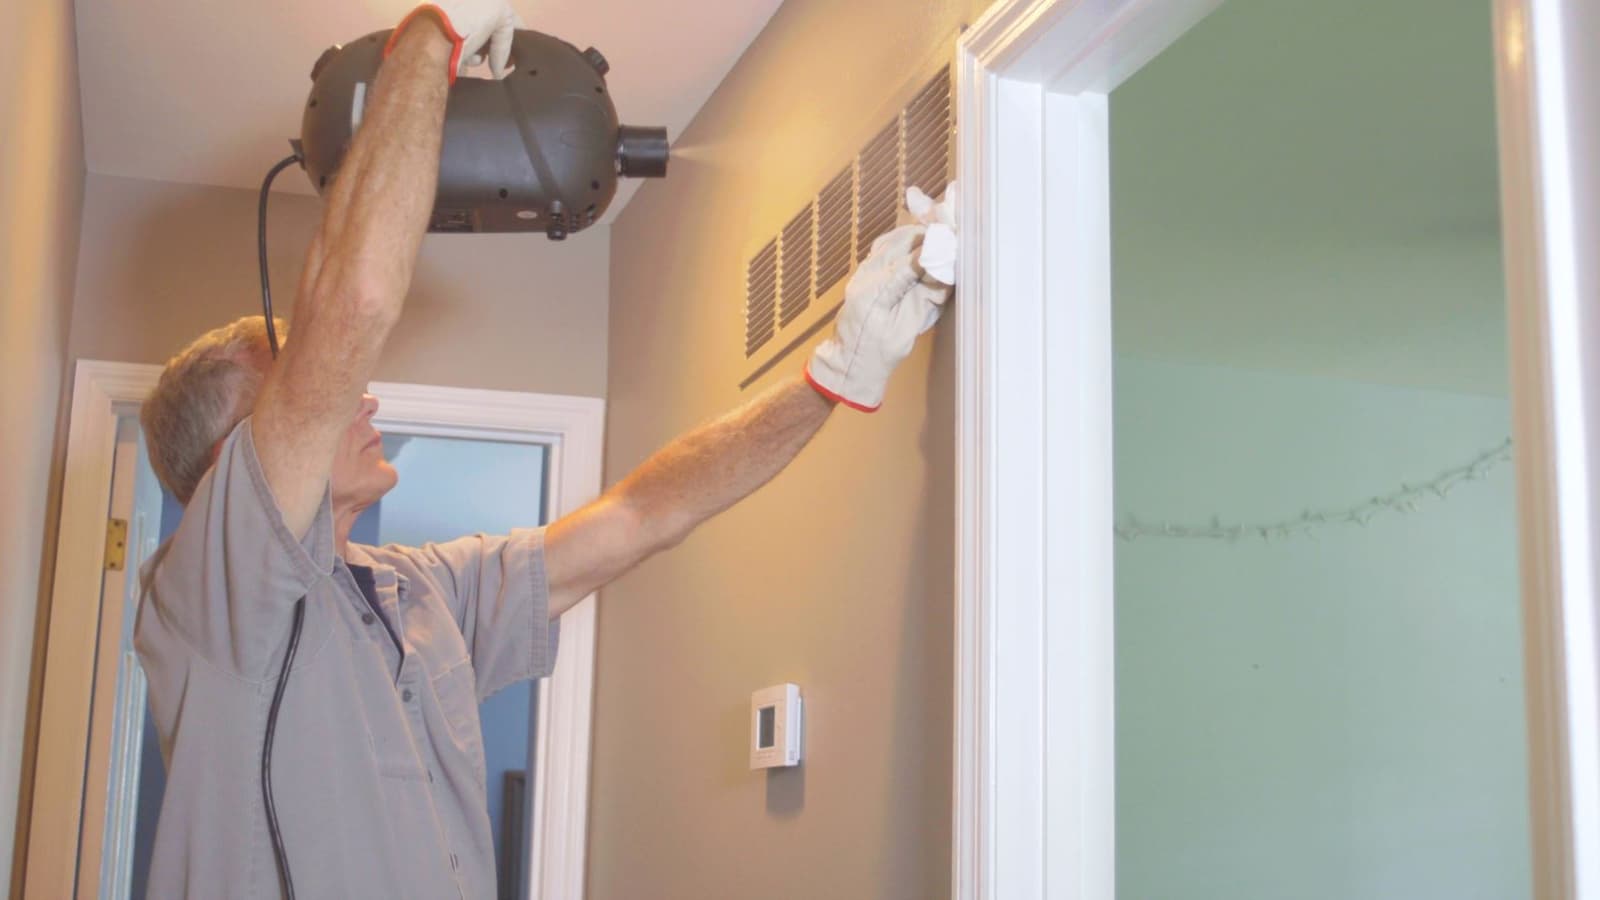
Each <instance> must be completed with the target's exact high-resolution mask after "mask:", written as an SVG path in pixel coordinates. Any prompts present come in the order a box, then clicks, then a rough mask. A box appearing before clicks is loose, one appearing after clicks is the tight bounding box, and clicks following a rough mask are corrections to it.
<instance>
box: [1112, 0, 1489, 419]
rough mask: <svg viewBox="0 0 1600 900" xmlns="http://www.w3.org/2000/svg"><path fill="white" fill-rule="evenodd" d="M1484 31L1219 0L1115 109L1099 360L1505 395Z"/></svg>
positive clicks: (1429, 3) (1455, 21)
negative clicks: (1105, 353)
mask: <svg viewBox="0 0 1600 900" xmlns="http://www.w3.org/2000/svg"><path fill="white" fill-rule="evenodd" d="M1489 16H1490V10H1489V4H1487V3H1466V2H1462V0H1406V2H1404V3H1395V2H1393V0H1339V2H1336V3H1330V2H1327V0H1227V2H1225V3H1224V4H1223V5H1222V6H1221V7H1220V8H1219V9H1218V10H1217V11H1216V12H1215V13H1213V14H1212V15H1211V16H1210V17H1209V18H1207V19H1206V20H1204V21H1202V22H1201V23H1200V24H1199V25H1198V26H1197V27H1196V28H1195V29H1194V30H1193V31H1191V32H1190V33H1189V34H1187V35H1185V36H1184V37H1183V38H1182V39H1180V40H1179V41H1178V43H1177V44H1175V45H1174V46H1173V47H1172V48H1171V49H1170V50H1168V51H1167V52H1166V53H1163V54H1162V55H1161V56H1159V57H1158V58H1157V59H1156V60H1155V61H1154V62H1152V63H1151V64H1150V65H1149V66H1148V67H1146V68H1145V69H1143V70H1141V71H1140V72H1139V73H1138V74H1136V75H1135V76H1134V77H1133V78H1132V79H1130V80H1129V81H1128V82H1127V83H1126V84H1124V85H1123V86H1122V87H1120V88H1118V89H1117V90H1116V91H1115V92H1113V94H1112V97H1111V106H1110V111H1111V134H1112V153H1111V169H1112V191H1111V196H1112V203H1113V210H1112V215H1113V227H1114V236H1113V241H1112V247H1113V256H1114V266H1115V268H1114V279H1115V297H1116V314H1115V328H1116V337H1117V345H1118V349H1119V351H1121V352H1124V353H1131V354H1136V355H1146V356H1152V357H1157V358H1165V359H1173V360H1178V361H1185V362H1196V363H1207V364H1223V365H1231V366H1237V367H1241V368H1260V369H1272V370H1278V371H1290V372H1298V373H1305V374H1314V375H1328V376H1336V377H1342V378H1351V379H1356V380H1363V381H1370V382H1376V383H1384V384H1399V385H1409V386H1416V387H1427V388H1440V389H1447V390H1459V391H1466V392H1471V393H1482V394H1504V393H1506V378H1507V374H1506V355H1505V322H1504V309H1503V307H1504V299H1503V297H1504V292H1503V287H1502V278H1501V271H1500V240H1499V214H1498V185H1497V174H1496V151H1495V124H1494V82H1493V73H1494V70H1493V63H1492V55H1491V46H1492V45H1491V36H1490V18H1489Z"/></svg>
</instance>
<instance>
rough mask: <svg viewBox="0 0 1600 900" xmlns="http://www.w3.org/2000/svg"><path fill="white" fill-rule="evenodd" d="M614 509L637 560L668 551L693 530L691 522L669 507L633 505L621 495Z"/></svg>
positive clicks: (691, 519) (635, 503) (668, 505)
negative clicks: (636, 553)
mask: <svg viewBox="0 0 1600 900" xmlns="http://www.w3.org/2000/svg"><path fill="white" fill-rule="evenodd" d="M617 506H618V512H619V515H620V516H621V517H622V521H623V523H624V524H623V528H624V530H625V532H626V533H627V534H628V535H629V537H628V543H629V544H631V545H632V546H634V547H636V548H638V556H639V558H640V559H645V558H647V557H651V556H654V555H656V554H657V553H661V552H662V551H665V550H671V549H672V548H674V547H676V546H678V545H679V544H681V543H683V542H684V540H685V539H686V538H688V537H689V534H690V533H691V532H692V531H694V526H695V521H694V519H693V518H692V517H691V516H688V515H686V514H684V513H683V512H682V511H681V510H677V509H674V508H672V506H671V505H670V504H664V503H641V502H635V501H634V499H633V498H630V497H627V496H623V497H619V498H618V503H617Z"/></svg>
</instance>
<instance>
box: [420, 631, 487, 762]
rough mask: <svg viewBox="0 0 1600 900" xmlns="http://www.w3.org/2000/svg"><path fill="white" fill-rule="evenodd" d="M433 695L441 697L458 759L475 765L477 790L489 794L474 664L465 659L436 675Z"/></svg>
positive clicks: (440, 701) (449, 734)
mask: <svg viewBox="0 0 1600 900" xmlns="http://www.w3.org/2000/svg"><path fill="white" fill-rule="evenodd" d="M433 693H434V696H436V697H438V698H439V711H440V712H441V713H443V715H444V721H445V725H446V726H447V731H448V737H449V740H450V743H451V745H452V747H453V748H454V750H455V752H456V753H457V754H458V758H464V759H466V760H467V761H468V762H470V763H471V764H472V771H473V774H474V775H476V776H477V783H478V790H479V791H487V790H488V788H487V786H486V783H485V780H486V778H487V774H486V772H485V768H486V766H485V763H484V759H483V726H482V725H481V723H480V722H479V721H478V689H477V678H476V677H475V675H474V674H473V671H472V661H471V660H470V659H463V660H461V661H460V662H458V663H456V664H455V665H453V666H451V667H450V668H448V669H446V670H445V671H443V672H441V673H439V674H438V675H435V676H433Z"/></svg>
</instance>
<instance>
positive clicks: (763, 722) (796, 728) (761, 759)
mask: <svg viewBox="0 0 1600 900" xmlns="http://www.w3.org/2000/svg"><path fill="white" fill-rule="evenodd" d="M800 727H801V726H800V687H799V685H794V684H775V685H773V686H772V687H769V688H762V689H761V690H759V691H756V692H755V693H754V694H751V695H750V768H752V769H775V768H783V767H786V766H797V765H799V764H800Z"/></svg>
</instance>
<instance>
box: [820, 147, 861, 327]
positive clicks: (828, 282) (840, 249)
mask: <svg viewBox="0 0 1600 900" xmlns="http://www.w3.org/2000/svg"><path fill="white" fill-rule="evenodd" d="M854 176H855V169H854V167H853V166H845V168H844V171H843V172H840V173H839V174H838V175H835V176H834V177H833V180H832V181H830V182H828V186H827V187H825V188H823V189H822V193H821V194H819V195H818V196H817V207H816V208H817V276H816V279H817V284H816V292H817V296H819V297H820V296H822V295H823V294H825V293H827V292H828V288H831V287H833V286H834V285H835V284H837V283H838V282H839V279H840V278H843V277H844V273H846V272H848V271H850V236H851V224H852V223H851V221H850V201H851V200H852V199H854V198H853V196H852V194H851V189H852V188H853V187H855V181H854Z"/></svg>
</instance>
